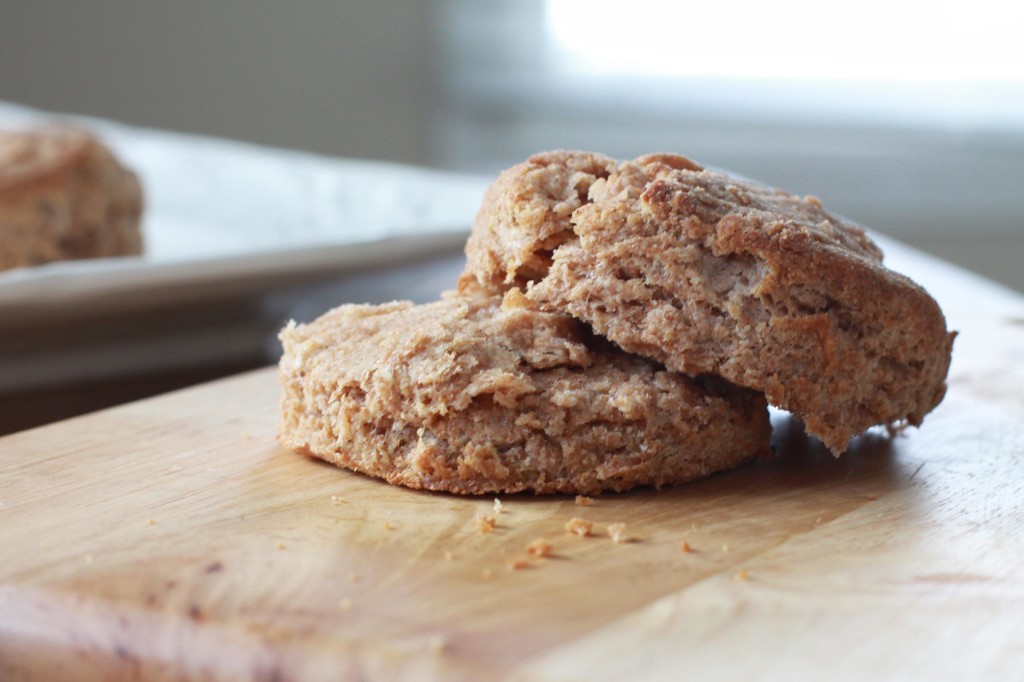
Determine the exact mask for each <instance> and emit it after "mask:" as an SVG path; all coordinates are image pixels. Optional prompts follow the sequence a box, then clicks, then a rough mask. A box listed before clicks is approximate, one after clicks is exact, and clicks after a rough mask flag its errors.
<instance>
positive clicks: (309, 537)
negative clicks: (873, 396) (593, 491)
mask: <svg viewBox="0 0 1024 682" xmlns="http://www.w3.org/2000/svg"><path fill="white" fill-rule="evenodd" d="M900 253H901V255H902V261H903V264H904V266H905V267H904V268H903V269H904V270H906V271H910V272H911V273H912V274H913V275H915V276H916V277H917V278H919V279H921V280H923V281H925V282H926V284H928V285H929V287H930V288H933V289H935V290H937V291H938V292H939V293H940V294H941V295H940V296H939V298H940V301H942V302H943V304H944V307H945V308H946V311H947V315H948V316H949V318H950V320H951V324H952V326H953V327H955V328H958V329H960V330H961V336H960V338H959V339H958V340H957V344H956V351H955V356H954V357H955V361H954V366H953V369H952V371H951V375H950V391H949V395H948V397H947V398H946V400H945V402H944V403H943V404H942V405H941V406H940V407H939V408H938V409H937V410H936V411H935V412H934V413H933V414H931V415H930V416H929V417H928V419H927V420H926V422H925V425H924V427H923V428H922V429H920V430H911V431H909V432H907V433H905V434H903V435H901V436H899V437H897V438H895V439H892V440H889V439H887V438H885V437H883V435H880V434H869V435H867V436H865V437H863V438H861V439H860V440H859V441H857V442H856V443H855V445H854V446H853V448H852V449H851V451H850V452H848V453H847V454H846V455H844V456H843V457H842V458H840V459H838V460H837V459H834V458H833V457H831V456H830V455H829V454H828V453H827V452H825V451H824V450H823V449H822V448H821V446H820V445H818V444H817V443H816V442H815V441H813V440H811V439H808V438H807V437H806V436H804V434H803V432H802V430H801V429H800V428H799V426H798V425H797V424H796V423H794V422H792V421H791V420H789V419H788V418H786V417H785V416H779V417H778V418H777V419H776V420H775V425H776V434H775V441H776V446H777V449H778V458H777V460H775V461H773V462H762V463H758V464H755V465H753V466H750V467H747V468H744V469H741V470H738V471H735V472H732V473H728V474H723V475H719V476H715V477H713V478H711V479H708V480H706V481H703V482H699V483H695V484H692V485H688V486H684V487H680V488H677V489H673V490H663V491H660V492H656V491H649V490H647V491H639V492H633V493H628V494H620V495H606V496H601V497H599V498H597V500H596V501H595V502H594V503H593V504H592V505H590V506H578V505H577V504H575V501H574V500H573V499H572V498H568V497H542V498H537V497H529V496H518V495H517V496H507V497H502V498H501V502H502V512H501V513H500V514H497V515H496V518H497V526H496V527H495V528H494V530H493V531H492V532H490V533H483V532H482V531H481V528H480V524H479V523H478V521H477V516H478V515H480V514H494V505H493V498H475V499H465V498H456V497H452V496H448V495H443V494H431V493H422V492H413V491H409V490H404V489H399V488H393V487H391V486H388V485H386V484H383V483H380V482H378V481H375V480H372V479H369V478H366V477H363V476H359V475H355V474H351V473H348V472H344V471H341V470H338V469H335V468H333V467H331V466H328V465H324V464H321V463H318V462H316V461H312V460H309V459H305V458H303V457H300V456H297V455H294V454H291V453H289V452H286V451H283V450H282V449H280V448H279V447H278V446H277V445H276V443H275V441H274V432H275V428H276V414H277V400H278V386H277V381H276V377H275V374H274V371H273V370H272V369H267V370H261V371H257V372H255V373H250V374H245V375H240V376H238V377H234V378H231V379H228V380H224V381H220V382H216V383H212V384H208V385H204V386H200V387H197V388H193V389H188V390H185V391H181V392H177V393H173V394H169V395H166V396H163V397H159V398H155V399H151V400H146V401H142V402H138V403H134V404H131V405H128V406H124V407H120V408H116V409H112V410H108V411H105V412H101V413H96V414H94V415H90V416H86V417H82V418H77V419H74V420H70V421H67V422H63V423H59V424H55V425H51V426H48V427H44V428H41V429H36V430H33V431H27V432H23V433H21V434H15V435H13V436H8V437H6V438H3V439H0V679H3V680H62V679H74V680H114V679H131V680H179V679H202V680H235V679H255V680H277V681H282V680H336V679H344V678H359V679H362V678H368V679H429V678H445V679H469V680H479V679H491V678H495V677H507V678H517V679H537V680H555V679H587V680H593V679H637V678H664V679H679V678H682V677H687V676H694V677H698V676H699V677H700V679H702V680H724V679H739V678H744V679H747V678H752V679H778V680H787V681H789V680H816V679H821V678H822V677H828V678H830V679H864V678H865V677H866V676H869V675H874V676H880V677H882V678H884V679H964V678H979V679H1014V678H1016V679H1020V676H1021V674H1022V671H1024V578H1022V571H1024V539H1022V537H1024V300H1022V299H1021V298H1020V297H1016V296H1014V295H1011V294H1009V293H1007V292H1006V291H1005V290H1000V289H997V288H995V287H993V286H991V285H988V284H986V283H985V282H983V281H981V280H979V279H977V278H973V277H970V276H967V275H965V274H963V273H961V272H960V271H957V270H955V269H952V268H949V267H946V266H944V265H941V264H936V263H934V262H932V261H929V260H927V259H922V258H918V257H916V256H914V254H913V253H910V252H900ZM573 517H582V518H584V519H587V520H589V521H592V522H593V524H594V535H593V536H592V537H577V536H574V535H570V534H568V533H566V531H565V529H564V526H565V523H566V522H567V521H569V520H570V519H571V518H573ZM610 523H624V524H625V525H626V532H627V533H628V535H629V536H630V537H631V538H632V541H631V542H625V543H618V544H616V543H614V542H612V541H611V539H610V538H609V537H608V536H607V532H606V527H607V525H608V524H610ZM538 538H544V539H546V540H547V541H548V542H549V543H550V545H551V547H552V550H553V553H552V555H551V556H550V557H547V558H539V559H538V558H531V557H529V556H528V555H527V552H526V549H527V546H528V545H529V544H530V543H531V542H533V541H534V540H536V539H538ZM684 542H685V543H687V544H688V546H689V548H690V550H691V551H688V552H687V551H683V549H682V546H683V543H684ZM517 561H521V562H525V566H526V567H525V568H522V569H519V570H513V569H510V566H512V565H514V564H515V562H517Z"/></svg>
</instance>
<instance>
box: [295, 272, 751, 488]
mask: <svg viewBox="0 0 1024 682" xmlns="http://www.w3.org/2000/svg"><path fill="white" fill-rule="evenodd" d="M281 339H282V341H283V343H284V355H283V357H282V359H281V364H280V375H281V380H282V383H283V385H284V388H285V391H284V398H283V401H282V414H283V417H282V422H281V429H280V440H281V442H282V444H284V445H285V446H287V447H289V448H292V449H295V450H297V451H299V452H302V453H305V454H308V455H312V456H315V457H319V458H322V459H325V460H327V461H330V462H333V463H335V464H337V465H339V466H344V467H347V468H350V469H354V470H356V471H361V472H364V473H367V474H370V475H373V476H378V477H381V478H385V479H387V480H388V481H389V482H391V483H397V484H402V485H406V486H409V487H412V488H426V489H432V490H447V491H451V492H455V493H464V494H477V493H486V492H517V491H523V490H529V491H533V492H537V493H546V492H566V493H576V492H582V493H596V492H599V491H601V490H625V489H627V488H630V487H633V486H637V485H655V486H661V485H670V484H675V483H681V482H684V481H687V480H691V479H695V478H700V477H703V476H706V475H708V474H710V473H712V472H714V471H719V470H723V469H728V468H731V467H735V466H737V465H739V464H741V463H742V462H745V461H747V460H748V459H750V458H751V457H752V456H754V455H757V454H762V453H764V452H765V451H766V450H767V447H768V438H769V431H770V427H769V423H768V417H767V409H766V404H765V402H764V400H763V398H762V397H761V396H759V395H757V394H756V393H754V392H752V391H746V390H743V389H737V388H736V387H734V386H731V385H728V384H727V383H726V382H722V381H721V380H715V379H711V380H708V381H707V382H703V381H701V382H698V381H693V380H691V379H688V378H686V377H684V376H682V375H679V374H677V373H674V372H668V371H665V370H663V369H661V368H660V367H658V366H657V365H655V364H654V363H652V362H650V361H647V360H644V359H642V358H638V357H636V356H632V355H628V354H626V353H623V352H621V351H619V350H617V349H615V348H613V347H612V346H611V345H610V344H608V343H607V342H604V341H603V340H601V339H595V338H593V337H592V336H591V335H589V333H588V332H587V330H586V329H585V328H584V327H583V326H582V325H580V324H579V323H578V322H576V321H575V320H573V319H571V318H570V317H568V316H565V315H560V314H551V313H543V312H540V311H538V310H536V309H535V307H534V306H533V304H530V303H529V302H528V301H527V300H526V299H525V298H524V297H523V296H522V295H521V294H518V293H516V292H512V293H510V294H509V295H507V296H506V297H505V299H504V301H503V300H502V299H501V298H500V297H482V296H477V295H474V294H469V295H462V296H449V297H447V298H445V299H443V300H441V301H438V302H435V303H431V304H427V305H421V306H416V305H413V304H411V303H407V302H402V303H390V304H386V305H382V306H365V305H346V306H341V307H339V308H336V309H335V310H333V311H330V312H328V313H326V314H325V315H323V316H322V317H321V318H320V319H318V320H316V321H315V322H313V323H311V324H307V325H299V326H294V325H290V326H289V327H287V328H286V329H285V330H284V331H283V332H282V333H281Z"/></svg>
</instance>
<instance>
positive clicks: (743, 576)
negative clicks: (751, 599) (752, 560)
mask: <svg viewBox="0 0 1024 682" xmlns="http://www.w3.org/2000/svg"><path fill="white" fill-rule="evenodd" d="M734 577H735V578H736V580H739V581H740V582H746V581H748V580H750V571H748V570H747V569H745V568H744V569H743V570H742V571H737V572H736V575H735V576H734Z"/></svg>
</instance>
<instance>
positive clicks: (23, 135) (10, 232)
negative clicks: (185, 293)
mask: <svg viewBox="0 0 1024 682" xmlns="http://www.w3.org/2000/svg"><path fill="white" fill-rule="evenodd" d="M141 213H142V190H141V187H140V185H139V181H138V179H137V178H136V177H135V175H134V174H133V173H132V172H131V171H129V170H127V169H126V168H124V167H123V166H122V165H121V164H120V163H118V161H117V159H115V158H114V156H113V154H111V152H110V151H109V150H108V149H107V148H106V147H104V146H103V145H102V144H100V142H99V141H98V140H96V138H94V137H93V136H92V135H89V134H88V133H86V132H83V131H81V130H77V129H73V128H47V129H39V130H33V131H27V132H5V131H0V270H4V269H8V268H16V267H24V266H30V265H38V264H41V263H47V262H50V261H56V260H68V259H78V258H97V257H106V256H125V255H133V254H138V253H140V252H141V250H142V235H141V233H140V231H139V217H140V215H141Z"/></svg>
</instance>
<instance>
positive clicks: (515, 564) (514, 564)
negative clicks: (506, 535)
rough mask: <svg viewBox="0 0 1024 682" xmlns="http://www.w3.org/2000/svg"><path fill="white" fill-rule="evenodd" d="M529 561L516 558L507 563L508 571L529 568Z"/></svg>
mask: <svg viewBox="0 0 1024 682" xmlns="http://www.w3.org/2000/svg"><path fill="white" fill-rule="evenodd" d="M529 567H530V562H529V561H527V560H526V559H516V560H515V561H510V562H509V563H508V570H510V571H522V570H523V569H526V568H529Z"/></svg>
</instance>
